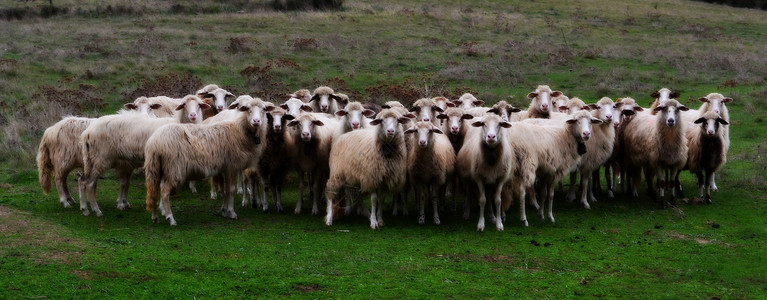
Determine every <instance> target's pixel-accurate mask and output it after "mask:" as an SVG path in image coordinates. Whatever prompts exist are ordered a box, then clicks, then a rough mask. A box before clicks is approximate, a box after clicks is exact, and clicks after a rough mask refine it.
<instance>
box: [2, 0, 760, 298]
mask: <svg viewBox="0 0 767 300" xmlns="http://www.w3.org/2000/svg"><path fill="white" fill-rule="evenodd" d="M55 2H56V3H55V4H56V5H57V6H58V5H61V6H67V5H69V6H70V11H69V13H66V14H63V15H58V16H55V17H52V18H35V19H24V20H14V21H0V22H2V26H0V60H2V61H0V129H2V130H0V167H1V169H0V298H12V299H16V298H36V297H47V298H85V297H87V298H96V297H102V296H107V297H115V298H127V297H130V296H131V295H135V297H140V298H148V297H154V296H160V297H165V298H167V297H174V298H176V297H179V298H180V297H183V298H193V297H195V298H213V297H215V298H231V297H238V298H245V297H254V296H260V297H269V298H274V297H285V296H288V297H289V296H295V297H307V298H331V297H332V298H340V297H354V298H373V297H376V298H403V297H407V298H427V297H428V298H437V297H439V298H443V297H453V298H469V297H479V298H491V297H492V298H517V297H521V298H540V297H546V298H565V297H568V298H569V297H578V296H585V297H589V298H596V297H609V298H642V299H645V298H712V297H719V298H728V299H729V298H764V297H765V296H766V295H767V294H765V292H763V291H764V290H765V289H767V281H766V280H765V278H767V264H765V263H764V257H767V250H765V249H767V247H766V246H767V245H765V243H767V242H766V241H767V226H765V221H764V220H765V219H764V215H765V213H767V204H765V203H767V201H765V200H767V199H765V197H766V196H765V195H767V188H765V186H767V185H766V184H767V181H765V177H767V160H766V159H767V152H765V151H767V143H765V142H764V141H765V139H766V138H767V134H765V132H766V131H767V124H766V123H765V121H764V118H765V109H766V108H767V102H765V100H764V98H765V95H767V94H765V87H764V81H765V79H766V78H767V77H765V74H767V67H765V66H767V56H765V55H763V54H764V53H763V52H764V49H765V47H767V43H766V42H765V40H764V38H763V37H764V33H765V32H767V21H765V20H767V18H765V17H766V15H765V14H766V12H764V11H759V10H746V9H736V8H729V7H723V6H717V5H709V4H705V3H699V2H687V1H672V2H662V1H661V2H659V1H649V0H648V1H645V0H639V1H613V2H611V3H610V5H605V3H604V2H602V1H580V2H578V3H572V2H568V1H561V0H547V1H542V0H536V1H522V2H512V3H509V2H507V1H484V2H479V3H472V4H471V5H470V6H469V5H468V4H467V3H465V2H462V1H419V2H418V3H415V4H414V3H412V2H411V1H386V2H378V1H376V2H368V1H346V2H345V8H344V9H343V10H341V11H339V12H301V13H293V12H291V13H275V12H271V11H265V10H263V9H262V8H260V7H259V6H258V5H256V4H253V5H249V4H238V3H235V2H227V1H215V2H213V1H211V2H202V3H201V4H199V5H201V6H202V7H203V8H201V9H200V10H201V13H199V14H194V13H191V11H190V13H178V14H168V11H169V10H170V9H171V8H170V4H168V3H166V2H161V3H157V1H152V0H150V1H144V2H141V4H136V5H135V7H134V8H135V11H134V14H132V15H127V14H100V15H98V17H96V15H97V14H95V13H92V14H89V13H76V9H77V7H80V10H81V11H86V12H96V11H98V9H99V7H101V8H103V5H105V4H103V3H102V2H96V1H85V2H84V1H55ZM41 3H42V2H41ZM37 4H39V3H34V5H32V6H33V7H34V6H35V5H37ZM107 4H114V5H115V6H116V5H117V4H123V5H127V4H125V3H122V2H119V3H118V2H115V3H107ZM155 4H157V5H155ZM183 4H184V5H185V6H187V7H189V6H193V4H187V3H186V2H184V3H183ZM19 6H23V5H21V4H20V2H18V1H0V8H5V7H19ZM218 6H220V8H217V9H218V11H222V12H224V13H217V14H214V13H208V12H211V11H215V10H214V9H213V7H218ZM232 38H246V39H245V42H244V44H242V45H243V47H241V48H238V49H240V50H238V51H237V52H232V51H230V50H229V49H228V48H230V46H231V45H232V43H233V42H232ZM299 38H300V39H314V40H315V41H316V44H317V46H316V47H306V48H302V47H296V46H294V43H295V41H296V40H297V39H299ZM280 59H283V60H288V61H290V62H293V63H295V65H294V66H290V65H284V66H280V65H275V66H273V68H272V69H271V70H270V71H269V72H266V73H262V74H259V75H260V76H262V77H261V78H266V79H260V80H255V81H254V80H252V79H248V78H245V77H244V76H241V75H240V71H241V70H243V69H245V68H246V67H248V66H250V65H253V66H256V67H259V68H261V67H264V66H266V65H267V64H270V62H271V64H275V63H276V62H278V61H280ZM5 60H7V61H5ZM11 60H12V61H11ZM296 66H297V67H296ZM171 72H175V73H183V72H190V73H191V74H192V75H193V76H195V77H196V78H198V79H200V81H201V82H202V83H203V84H204V83H218V84H219V85H222V86H225V87H226V88H228V89H231V90H234V91H236V92H237V94H244V93H247V94H251V95H254V96H262V97H264V95H270V94H277V93H285V92H290V91H295V90H297V89H299V88H313V87H315V86H317V85H319V84H324V83H331V85H332V86H333V87H334V88H337V89H338V90H340V91H342V92H344V93H347V94H349V95H350V96H352V99H354V100H360V101H368V100H369V101H383V100H388V99H385V98H386V97H383V98H371V94H370V91H371V89H368V88H370V87H377V86H382V85H383V86H385V87H394V88H399V89H400V90H403V91H411V92H414V93H416V94H419V93H421V94H423V95H420V96H427V95H426V93H425V90H426V87H428V89H429V91H431V92H432V93H436V92H439V91H442V92H446V93H457V92H458V91H459V89H461V88H470V89H471V91H472V92H474V93H475V94H476V95H477V97H478V98H480V99H483V100H485V101H486V102H487V103H488V104H492V103H494V102H496V101H499V100H502V99H506V100H511V101H512V102H513V103H516V104H517V105H520V106H527V104H528V102H527V101H526V99H525V95H526V94H527V93H528V92H530V91H532V90H533V89H534V88H535V86H536V85H538V84H548V85H550V86H552V88H554V89H556V90H562V91H563V92H565V93H566V94H568V95H570V96H578V97H579V98H581V99H583V100H586V102H595V101H596V100H597V99H598V98H599V97H602V96H609V97H611V98H613V99H615V98H619V97H625V96H630V97H633V98H635V99H637V101H638V103H640V104H643V105H644V104H646V103H647V102H648V101H649V100H650V97H649V94H650V93H651V92H652V91H653V90H657V89H658V88H660V87H669V88H672V89H673V90H679V91H681V92H682V99H681V100H682V101H683V102H684V103H686V104H687V105H689V106H691V107H697V106H698V103H699V102H697V100H696V99H697V98H698V97H701V96H705V95H706V94H708V93H710V92H720V93H723V94H725V95H726V96H730V97H733V98H734V99H735V101H734V102H732V103H731V104H730V105H729V108H730V114H731V123H732V126H731V140H732V146H731V149H730V153H729V156H728V163H727V165H726V166H725V167H724V169H723V170H722V171H721V172H720V173H719V175H718V176H717V184H718V186H719V188H720V190H721V191H720V192H718V193H714V194H713V197H714V203H713V204H711V205H681V206H680V209H681V211H683V215H682V214H680V213H679V212H678V211H676V210H672V209H667V210H661V209H658V208H657V207H655V206H654V205H653V204H651V202H650V201H649V200H647V199H646V198H644V197H643V198H642V199H641V200H640V201H632V200H629V199H623V198H619V199H618V200H615V201H607V200H606V199H605V197H604V196H602V197H599V199H600V200H601V201H600V202H598V203H596V204H594V205H592V209H591V210H584V209H582V208H581V207H580V206H578V205H575V204H569V203H566V202H564V201H561V199H559V198H557V199H556V200H555V203H556V204H555V206H556V207H555V211H554V213H555V215H556V220H557V222H556V223H549V222H543V221H539V220H536V219H535V217H534V213H533V212H532V210H529V211H528V215H529V216H530V221H531V224H530V227H529V228H522V227H521V226H520V225H519V224H517V222H515V221H514V220H516V219H517V217H516V216H517V213H516V210H514V209H512V211H511V212H510V215H509V220H508V221H507V222H506V226H505V227H506V229H505V231H503V232H495V231H492V230H489V231H487V232H481V233H480V232H476V221H477V220H476V218H477V216H476V212H474V214H472V218H471V220H470V221H464V220H463V219H462V218H461V217H460V214H458V213H451V212H450V210H449V209H448V210H447V211H445V212H443V213H442V214H441V220H442V223H443V225H441V226H434V225H426V226H418V225H417V217H415V216H414V215H413V214H414V213H415V211H414V208H413V207H412V203H411V208H410V213H411V215H410V216H409V217H402V216H400V217H392V216H391V215H389V214H386V215H385V216H384V220H385V221H386V226H384V227H383V229H382V230H379V231H373V230H370V229H369V228H368V221H367V220H365V219H364V218H361V217H347V218H344V219H341V220H338V221H336V222H334V225H333V226H332V227H328V226H325V225H324V224H323V222H322V216H311V215H308V214H306V213H304V214H302V215H293V214H292V213H286V214H275V213H269V214H262V213H261V212H259V211H258V210H254V209H248V208H240V207H239V205H237V206H238V207H237V209H236V210H237V213H238V216H239V219H238V220H228V219H224V218H222V217H221V216H220V213H219V212H218V208H219V206H220V202H217V201H213V200H209V199H207V185H206V184H201V186H199V187H198V188H199V190H200V192H201V193H200V194H190V193H189V192H188V190H186V189H181V190H180V191H179V194H178V195H176V196H174V197H172V200H171V201H172V203H173V205H174V208H173V210H174V216H175V217H176V219H177V221H178V222H179V226H178V227H173V228H171V227H170V226H168V225H167V223H165V222H161V223H160V224H152V223H151V220H150V216H149V213H148V212H146V211H145V210H144V209H143V199H144V196H145V195H144V188H143V179H142V178H141V176H137V177H136V178H135V179H134V180H133V185H132V188H131V190H130V197H129V198H130V202H131V204H132V205H133V208H132V209H130V210H127V211H119V210H117V209H116V208H115V203H114V201H115V199H116V196H117V181H116V179H115V177H114V175H113V174H112V173H107V175H106V177H105V178H104V179H102V180H100V183H99V191H100V192H99V196H98V199H99V202H100V206H101V208H102V210H103V211H104V217H102V218H96V217H95V216H90V217H84V216H82V215H81V214H80V213H79V211H78V210H77V209H76V208H70V209H64V208H62V207H61V206H60V205H59V203H58V200H57V196H55V192H54V193H52V194H51V195H43V194H42V192H41V190H40V188H39V186H38V183H37V171H36V170H35V167H34V156H35V153H36V147H37V143H38V142H39V140H40V136H41V135H42V130H43V129H44V128H46V127H47V126H50V125H51V124H53V123H54V122H56V121H58V120H59V119H60V118H61V113H62V112H64V111H66V112H69V113H76V114H82V115H90V116H96V115H104V114H108V113H111V112H113V111H114V110H116V109H118V108H119V107H121V106H122V104H123V103H125V102H128V101H131V100H132V99H130V97H128V96H127V95H129V94H130V93H132V92H133V91H135V90H136V89H137V88H139V87H141V86H143V85H144V83H145V81H148V82H153V81H157V80H159V79H161V78H163V77H165V76H166V75H168V74H169V73H171ZM336 77H338V79H335V78H336ZM728 80H734V81H735V82H737V86H734V87H732V86H729V87H725V86H724V83H725V82H726V81H728ZM81 84H89V85H92V86H93V88H91V89H87V88H86V89H83V88H82V87H81ZM174 84H177V83H176V82H171V83H168V86H167V87H166V88H168V89H170V88H172V87H173V85H174ZM43 86H53V87H55V88H56V89H57V90H59V91H64V92H66V91H70V92H71V91H81V90H85V91H86V92H87V93H89V95H92V96H94V97H97V98H101V99H103V102H101V103H81V104H82V106H83V107H86V108H85V109H81V110H79V111H77V110H76V109H73V108H69V107H65V108H61V107H59V106H56V105H53V104H55V103H59V101H63V100H67V98H64V97H62V98H61V99H59V98H56V97H55V96H54V97H53V98H40V97H35V95H37V94H38V93H40V92H41V91H43V90H44V89H43ZM190 92H192V91H190ZM404 94H405V93H404V92H403V95H404ZM433 95H434V94H430V95H429V96H433ZM87 107H100V108H99V109H98V111H93V110H92V109H88V108H87ZM70 177H71V178H73V177H74V176H70ZM682 179H683V183H684V187H685V191H686V193H687V194H688V195H693V194H695V193H697V188H696V187H695V185H694V180H693V178H692V176H690V175H689V174H684V175H683V178H682ZM70 184H71V185H74V182H70ZM284 199H285V202H286V203H284V205H285V207H286V210H288V211H292V208H293V207H294V205H295V202H296V199H297V188H296V187H295V186H293V185H291V186H288V187H287V190H286V191H285V195H284ZM411 202H412V201H411ZM387 206H388V205H387ZM459 209H460V205H459ZM304 211H306V207H305V209H304ZM475 211H476V209H475ZM427 213H428V212H427ZM717 225H718V226H717ZM491 228H492V227H490V229H491ZM546 245H548V246H546Z"/></svg>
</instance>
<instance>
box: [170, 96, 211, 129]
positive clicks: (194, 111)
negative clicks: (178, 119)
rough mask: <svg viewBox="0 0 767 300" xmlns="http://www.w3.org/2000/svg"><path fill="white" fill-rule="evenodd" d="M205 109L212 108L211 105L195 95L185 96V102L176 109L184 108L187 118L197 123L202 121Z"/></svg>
mask: <svg viewBox="0 0 767 300" xmlns="http://www.w3.org/2000/svg"><path fill="white" fill-rule="evenodd" d="M205 109H210V105H208V104H207V103H205V102H203V100H202V99H200V98H199V97H197V96H194V95H189V96H186V97H184V102H183V103H181V104H179V105H178V106H177V107H176V110H183V113H184V114H185V118H186V119H189V121H191V122H192V123H195V124H200V123H202V111H203V110H205Z"/></svg>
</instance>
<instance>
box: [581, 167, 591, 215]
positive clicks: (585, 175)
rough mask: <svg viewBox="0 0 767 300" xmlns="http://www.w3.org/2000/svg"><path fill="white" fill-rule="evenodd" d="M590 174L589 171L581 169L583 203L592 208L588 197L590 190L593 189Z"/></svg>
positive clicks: (585, 206)
mask: <svg viewBox="0 0 767 300" xmlns="http://www.w3.org/2000/svg"><path fill="white" fill-rule="evenodd" d="M588 174H589V172H588V171H581V203H582V204H583V207H584V208H586V209H591V206H589V201H588V199H586V196H587V194H588V192H589V191H590V190H591V189H590V188H589V175H588Z"/></svg>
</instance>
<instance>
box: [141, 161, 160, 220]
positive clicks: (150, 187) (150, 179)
mask: <svg viewBox="0 0 767 300" xmlns="http://www.w3.org/2000/svg"><path fill="white" fill-rule="evenodd" d="M144 172H145V177H146V210H148V211H150V212H154V210H155V209H156V208H157V194H158V191H159V189H160V180H162V157H161V156H159V155H153V154H152V155H147V157H146V162H145V163H144Z"/></svg>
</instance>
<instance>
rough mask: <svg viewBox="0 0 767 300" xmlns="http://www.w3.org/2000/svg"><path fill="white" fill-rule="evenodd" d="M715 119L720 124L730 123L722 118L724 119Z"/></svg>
mask: <svg viewBox="0 0 767 300" xmlns="http://www.w3.org/2000/svg"><path fill="white" fill-rule="evenodd" d="M716 121H717V122H718V123H719V124H722V125H730V122H727V121H725V120H724V119H722V118H716Z"/></svg>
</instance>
